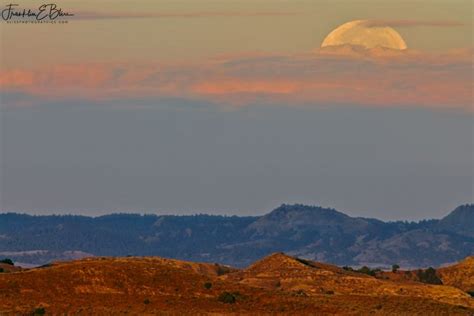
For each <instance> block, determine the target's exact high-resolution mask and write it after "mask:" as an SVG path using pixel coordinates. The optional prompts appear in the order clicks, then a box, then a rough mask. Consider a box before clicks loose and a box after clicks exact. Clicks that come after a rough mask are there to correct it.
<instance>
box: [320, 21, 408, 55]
mask: <svg viewBox="0 0 474 316" xmlns="http://www.w3.org/2000/svg"><path fill="white" fill-rule="evenodd" d="M340 45H354V46H361V47H364V48H365V49H372V48H375V47H384V48H390V49H396V50H404V49H406V48H407V45H406V43H405V41H404V40H403V38H402V37H401V36H400V34H399V33H398V32H397V31H395V30H394V29H393V28H391V27H390V26H380V25H371V23H370V21H369V20H356V21H351V22H347V23H344V24H342V25H340V26H339V27H337V28H336V29H334V30H333V31H332V32H331V33H329V35H328V36H326V38H325V39H324V41H323V43H322V44H321V47H322V48H323V47H328V46H340Z"/></svg>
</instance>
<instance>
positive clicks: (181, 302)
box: [0, 254, 474, 315]
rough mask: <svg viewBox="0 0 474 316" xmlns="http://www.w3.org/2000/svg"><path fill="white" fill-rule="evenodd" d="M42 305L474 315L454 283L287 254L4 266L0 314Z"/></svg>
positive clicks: (138, 311) (70, 310)
mask: <svg viewBox="0 0 474 316" xmlns="http://www.w3.org/2000/svg"><path fill="white" fill-rule="evenodd" d="M225 292H228V293H230V294H227V296H226V297H227V301H228V303H226V302H223V301H225V298H226V297H225V296H223V295H224V294H223V293H225ZM229 297H232V299H230V301H232V302H229ZM234 300H235V302H234ZM40 307H42V308H44V309H45V311H46V314H79V315H91V314H93V315H111V314H118V313H128V314H131V315H156V314H159V315H183V314H184V315H197V314H208V315H222V314H227V315H229V314H230V315H232V314H234V315H237V314H253V315H255V314H258V315H266V314H271V315H278V314H281V315H288V314H291V315H308V314H338V315H368V314H375V315H427V314H437V315H438V314H439V315H473V313H474V299H472V298H471V297H470V296H469V295H468V294H467V293H465V292H464V291H462V290H460V289H457V288H454V287H451V286H446V285H441V286H434V285H426V284H422V283H418V282H413V281H404V280H395V281H392V280H381V279H377V278H374V277H370V276H367V275H363V274H360V273H356V272H350V271H345V270H343V269H340V268H338V267H335V266H331V265H327V264H322V263H317V262H311V261H306V260H299V259H296V258H293V257H290V256H286V255H284V254H274V255H271V256H269V257H266V258H264V259H263V260H260V261H258V262H256V263H255V264H254V265H252V266H250V267H249V268H247V269H245V270H237V269H230V268H228V267H225V266H220V265H214V264H204V263H193V262H185V261H179V260H171V259H163V258H158V257H145V258H138V257H127V258H88V259H82V260H77V261H71V262H59V263H54V264H52V265H51V266H49V267H43V268H36V269H29V270H22V271H17V272H9V273H0V315H24V314H30V315H31V314H32V313H33V312H34V310H35V309H37V308H40Z"/></svg>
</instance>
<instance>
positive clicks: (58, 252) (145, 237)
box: [0, 204, 474, 267]
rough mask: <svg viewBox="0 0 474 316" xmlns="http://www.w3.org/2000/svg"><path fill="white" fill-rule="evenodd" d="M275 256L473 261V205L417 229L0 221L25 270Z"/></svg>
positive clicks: (242, 221) (398, 225) (116, 217)
mask: <svg viewBox="0 0 474 316" xmlns="http://www.w3.org/2000/svg"><path fill="white" fill-rule="evenodd" d="M280 251H283V252H286V253H288V254H291V255H294V256H298V257H302V258H306V259H311V260H317V261H325V262H329V263H333V264H338V265H353V266H360V265H369V266H382V267H383V266H390V265H391V264H394V263H397V264H400V265H401V266H402V267H426V266H440V265H444V264H447V263H451V262H455V261H458V260H461V259H463V258H465V257H467V256H469V255H473V254H474V205H473V204H466V205H462V206H459V207H458V208H456V209H455V210H454V211H452V212H451V213H450V214H448V215H447V216H445V217H444V218H442V219H439V220H435V219H433V220H424V221H420V222H402V221H397V222H383V221H380V220H377V219H371V218H360V217H351V216H348V215H346V214H344V213H341V212H339V211H336V210H334V209H329V208H321V207H316V206H306V205H301V204H295V205H286V204H283V205H281V206H280V207H278V208H276V209H275V210H273V211H272V212H270V213H268V214H266V215H263V216H257V217H238V216H214V215H192V216H172V215H163V216H158V215H137V214H111V215H106V216H100V217H95V218H92V217H86V216H75V215H65V216H57V215H51V216H30V215H24V214H16V213H6V214H0V258H1V257H9V258H12V259H13V260H15V261H17V262H22V263H27V264H44V263H48V262H50V261H52V260H61V259H77V258H80V257H84V256H126V255H136V256H163V257H169V258H176V259H183V260H191V261H202V262H219V263H224V264H229V265H233V266H236V267H245V266H247V265H248V264H250V263H251V262H254V261H256V260H258V259H260V258H262V257H264V256H266V255H268V254H270V253H274V252H280Z"/></svg>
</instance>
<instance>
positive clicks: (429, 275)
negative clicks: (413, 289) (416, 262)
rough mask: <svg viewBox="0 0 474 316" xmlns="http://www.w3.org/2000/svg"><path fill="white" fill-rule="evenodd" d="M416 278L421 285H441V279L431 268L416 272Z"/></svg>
mask: <svg viewBox="0 0 474 316" xmlns="http://www.w3.org/2000/svg"><path fill="white" fill-rule="evenodd" d="M417 276H418V279H419V280H420V281H421V282H423V283H428V284H443V282H442V281H441V279H440V278H439V277H438V276H437V275H436V270H435V269H433V268H432V267H429V268H428V269H426V270H418V272H417Z"/></svg>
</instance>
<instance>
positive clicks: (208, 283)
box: [204, 282, 212, 290]
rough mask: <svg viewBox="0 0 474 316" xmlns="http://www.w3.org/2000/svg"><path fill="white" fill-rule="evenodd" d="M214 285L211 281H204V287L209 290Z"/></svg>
mask: <svg viewBox="0 0 474 316" xmlns="http://www.w3.org/2000/svg"><path fill="white" fill-rule="evenodd" d="M211 287H212V283H211V282H206V283H204V288H205V289H207V290H209V289H210V288H211Z"/></svg>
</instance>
